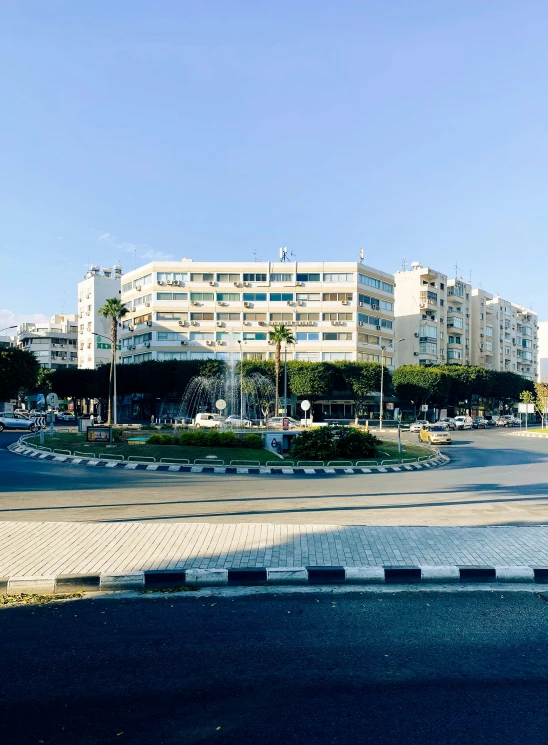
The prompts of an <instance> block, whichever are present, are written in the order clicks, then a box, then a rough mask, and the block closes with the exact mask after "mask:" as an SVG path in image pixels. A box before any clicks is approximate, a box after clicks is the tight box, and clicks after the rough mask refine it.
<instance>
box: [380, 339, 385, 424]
mask: <svg viewBox="0 0 548 745" xmlns="http://www.w3.org/2000/svg"><path fill="white" fill-rule="evenodd" d="M383 403H384V347H381V400H380V405H381V410H380V416H379V432H382V408H383Z"/></svg>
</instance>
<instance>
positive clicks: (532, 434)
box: [504, 432, 548, 440]
mask: <svg viewBox="0 0 548 745" xmlns="http://www.w3.org/2000/svg"><path fill="white" fill-rule="evenodd" d="M504 434H505V435H506V437H538V438H540V439H541V440H548V435H544V434H542V432H505V433H504Z"/></svg>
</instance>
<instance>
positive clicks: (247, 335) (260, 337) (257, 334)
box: [244, 331, 267, 341]
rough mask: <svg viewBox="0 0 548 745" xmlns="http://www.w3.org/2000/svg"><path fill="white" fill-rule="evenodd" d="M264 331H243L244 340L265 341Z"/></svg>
mask: <svg viewBox="0 0 548 745" xmlns="http://www.w3.org/2000/svg"><path fill="white" fill-rule="evenodd" d="M266 338H267V334H266V331H244V341H266Z"/></svg>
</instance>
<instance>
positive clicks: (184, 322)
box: [179, 321, 187, 326]
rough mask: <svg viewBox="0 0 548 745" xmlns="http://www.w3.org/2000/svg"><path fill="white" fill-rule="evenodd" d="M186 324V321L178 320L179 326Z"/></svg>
mask: <svg viewBox="0 0 548 745" xmlns="http://www.w3.org/2000/svg"><path fill="white" fill-rule="evenodd" d="M186 324H187V322H186V321H179V326H186Z"/></svg>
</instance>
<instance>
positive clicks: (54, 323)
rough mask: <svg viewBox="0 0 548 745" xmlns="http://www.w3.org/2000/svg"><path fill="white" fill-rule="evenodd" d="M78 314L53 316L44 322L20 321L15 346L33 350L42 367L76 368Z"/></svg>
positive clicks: (54, 368)
mask: <svg viewBox="0 0 548 745" xmlns="http://www.w3.org/2000/svg"><path fill="white" fill-rule="evenodd" d="M77 321H78V317H77V316H76V314H74V315H72V314H71V315H62V316H61V315H58V316H52V317H51V320H50V321H49V322H46V323H22V324H21V325H20V326H18V327H17V346H19V347H21V348H22V349H26V350H28V351H29V352H32V353H33V354H34V356H35V357H36V359H37V360H38V362H39V363H40V365H41V367H46V368H49V369H52V370H56V369H57V368H59V367H77V365H78V353H77V351H76V344H77V337H78V325H77Z"/></svg>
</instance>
